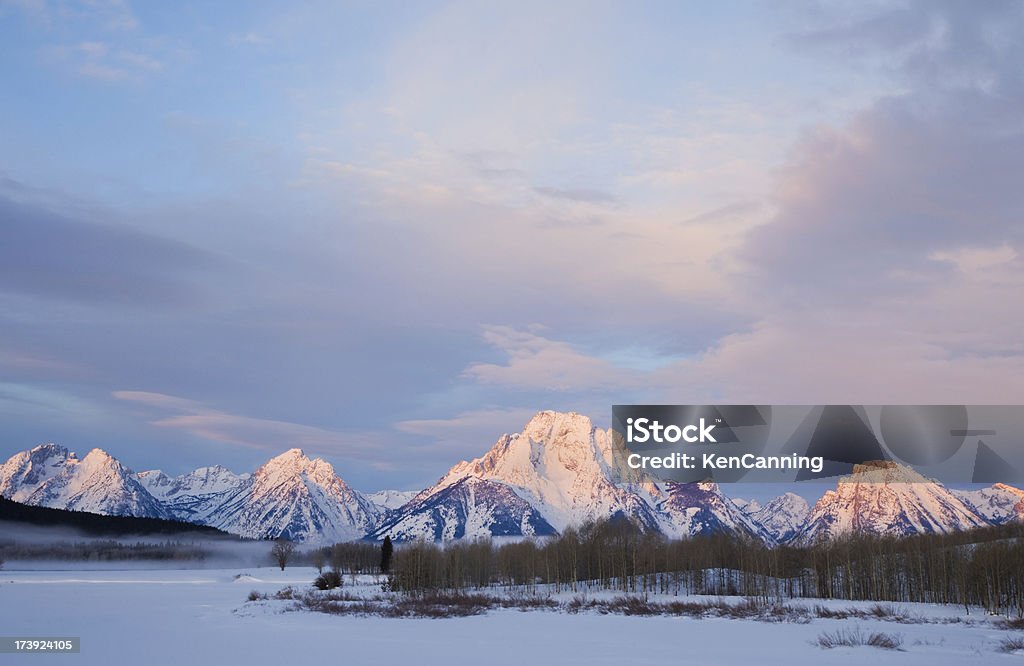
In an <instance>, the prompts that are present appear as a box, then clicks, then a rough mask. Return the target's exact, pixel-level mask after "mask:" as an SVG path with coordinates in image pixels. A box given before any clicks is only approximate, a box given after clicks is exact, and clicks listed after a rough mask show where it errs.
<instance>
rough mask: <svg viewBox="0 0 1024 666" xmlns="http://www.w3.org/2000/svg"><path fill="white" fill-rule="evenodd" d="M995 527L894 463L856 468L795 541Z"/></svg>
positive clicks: (822, 501)
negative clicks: (854, 533) (858, 533)
mask: <svg viewBox="0 0 1024 666" xmlns="http://www.w3.org/2000/svg"><path fill="white" fill-rule="evenodd" d="M988 524H990V523H989V522H988V521H987V520H985V519H984V518H982V517H981V516H980V515H978V514H977V513H976V512H975V511H974V509H972V508H971V507H970V506H968V505H967V504H966V503H964V501H963V500H962V499H960V498H959V497H957V496H956V495H955V494H953V493H952V492H951V491H949V490H947V489H946V488H945V487H944V486H942V485H941V484H939V483H937V482H935V481H932V480H930V479H926V478H925V477H923V476H921V475H920V474H918V473H917V472H915V471H914V470H912V469H910V468H909V467H904V466H902V465H899V464H897V463H894V462H889V461H886V462H874V463H869V464H865V465H855V466H854V471H853V473H852V474H850V475H849V476H845V477H842V478H841V479H840V480H839V483H838V484H837V486H836V489H835V490H829V491H826V492H825V494H824V495H823V496H822V498H821V499H819V500H818V502H817V503H816V504H815V505H814V508H813V509H812V510H811V512H810V514H809V515H808V517H807V521H806V522H805V523H804V525H803V526H802V527H801V528H800V530H799V531H798V532H797V533H796V534H795V535H794V537H793V540H792V541H793V542H794V543H797V544H806V543H811V542H813V541H816V540H818V539H822V538H831V537H836V536H840V535H843V534H848V533H851V532H867V533H871V534H888V535H909V534H920V533H947V532H954V531H957V530H965V529H971V528H974V527H982V526H985V525H988Z"/></svg>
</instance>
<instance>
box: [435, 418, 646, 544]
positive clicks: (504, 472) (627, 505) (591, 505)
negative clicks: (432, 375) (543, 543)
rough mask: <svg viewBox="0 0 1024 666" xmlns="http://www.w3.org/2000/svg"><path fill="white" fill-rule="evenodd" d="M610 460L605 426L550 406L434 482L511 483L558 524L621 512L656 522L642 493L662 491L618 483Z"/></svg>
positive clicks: (439, 486)
mask: <svg viewBox="0 0 1024 666" xmlns="http://www.w3.org/2000/svg"><path fill="white" fill-rule="evenodd" d="M612 465H613V461H612V448H611V439H610V436H609V433H608V432H607V431H604V430H600V429H597V428H595V427H594V426H593V424H592V423H591V421H590V419H589V418H587V417H586V416H583V415H581V414H576V413H575V412H570V413H567V414H565V413H558V412H551V411H546V412H540V413H538V414H537V415H536V416H534V417H533V418H532V419H531V420H530V422H529V423H527V424H526V427H524V428H523V431H522V432H521V433H518V434H514V435H504V436H502V437H501V438H500V439H499V440H498V441H497V443H496V444H495V445H494V446H493V447H491V449H490V450H489V451H488V452H487V453H485V454H484V455H483V456H482V457H480V458H477V459H476V460H472V461H470V462H462V463H459V464H458V465H455V466H454V467H453V468H452V469H451V470H450V471H449V472H448V474H446V475H445V476H444V477H443V478H442V479H441V480H440V481H439V482H438V484H437V485H436V486H435V488H443V487H444V486H446V485H449V484H451V483H454V482H455V481H457V480H459V479H461V478H464V477H466V476H472V477H475V478H478V479H485V480H488V481H496V482H499V483H504V484H507V485H509V486H512V487H514V488H515V489H516V490H517V492H518V493H519V494H520V496H522V497H524V498H525V499H527V500H528V501H530V503H531V504H532V505H533V506H534V507H536V508H537V509H538V511H540V512H541V513H542V514H543V515H544V518H545V519H546V520H547V521H548V522H549V523H550V524H551V525H552V526H554V527H555V528H556V529H558V530H561V529H564V528H565V527H567V526H568V525H578V524H580V523H583V522H585V521H587V520H591V519H595V518H607V517H610V516H614V515H620V514H621V515H626V516H630V517H633V518H636V519H638V520H639V521H640V522H641V523H642V524H644V525H646V526H648V527H652V528H654V527H657V525H658V519H657V517H656V516H655V515H654V512H653V510H652V508H651V506H650V503H649V502H648V501H647V498H645V497H644V496H643V493H644V492H645V491H646V492H648V493H654V494H658V493H659V491H658V489H657V488H655V487H653V486H652V487H649V488H646V489H641V488H638V487H625V486H620V485H617V484H615V483H614V482H613V481H612V478H613V474H612V470H611V468H612Z"/></svg>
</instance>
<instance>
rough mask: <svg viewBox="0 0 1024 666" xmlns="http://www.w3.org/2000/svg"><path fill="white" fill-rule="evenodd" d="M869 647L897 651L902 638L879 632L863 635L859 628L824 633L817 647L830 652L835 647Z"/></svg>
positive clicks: (819, 637)
mask: <svg viewBox="0 0 1024 666" xmlns="http://www.w3.org/2000/svg"><path fill="white" fill-rule="evenodd" d="M860 645H869V646H871V647H876V648H882V649H884V650H899V649H900V646H901V645H903V637H902V636H900V635H899V634H884V633H882V632H880V631H874V632H871V633H865V632H864V631H862V630H861V628H860V627H853V628H848V629H839V630H838V631H831V632H829V631H826V632H825V633H823V634H821V635H820V636H818V647H821V648H825V649H826V650H831V649H832V648H837V647H858V646H860Z"/></svg>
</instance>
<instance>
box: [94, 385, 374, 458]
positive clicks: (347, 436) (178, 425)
mask: <svg viewBox="0 0 1024 666" xmlns="http://www.w3.org/2000/svg"><path fill="white" fill-rule="evenodd" d="M112 395H113V396H114V397H115V398H117V399H118V400H124V401H128V402H133V403H137V404H141V405H145V406H147V407H151V408H154V409H156V410H158V411H161V412H170V415H167V416H160V417H158V418H155V419H153V420H151V421H150V422H149V423H150V424H151V425H153V426H156V427H158V428H171V429H177V430H184V431H185V432H188V433H189V434H192V435H194V436H196V437H200V438H203V439H206V440H210V441H214V442H221V443H224V444H233V445H237V446H244V447H249V448H254V449H260V450H264V451H271V452H279V451H283V450H285V449H287V448H291V447H299V448H302V449H307V450H309V451H310V452H316V453H324V454H332V455H344V456H347V457H352V458H359V459H364V460H365V459H370V460H375V461H377V460H381V459H382V458H383V457H385V456H382V453H384V451H382V449H383V448H384V442H383V441H382V440H381V439H380V438H379V437H377V436H375V435H372V434H366V433H350V432H339V431H335V430H329V429H325V428H318V427H315V426H310V425H304V424H301V423H292V422H289V421H280V420H275V419H263V418H254V417H249V416H242V415H238V414H231V413H228V412H224V411H221V410H217V409H213V408H211V407H208V406H207V405H205V404H203V403H202V402H199V401H196V400H191V399H188V398H181V397H178V396H172V395H166V394H163V393H154V392H150V391H114V392H113V394H112Z"/></svg>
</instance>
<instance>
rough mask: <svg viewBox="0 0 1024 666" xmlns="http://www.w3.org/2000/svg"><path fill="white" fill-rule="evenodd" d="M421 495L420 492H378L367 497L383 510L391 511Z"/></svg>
mask: <svg viewBox="0 0 1024 666" xmlns="http://www.w3.org/2000/svg"><path fill="white" fill-rule="evenodd" d="M419 493H420V491H418V490H378V491H377V492H375V493H368V494H366V495H365V497H366V499H368V500H370V501H371V502H373V503H374V504H376V505H377V506H379V507H380V508H381V509H388V510H390V509H397V508H399V507H400V506H402V505H403V504H405V503H406V502H408V501H409V500H411V499H412V498H413V497H416V495H418V494H419Z"/></svg>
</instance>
